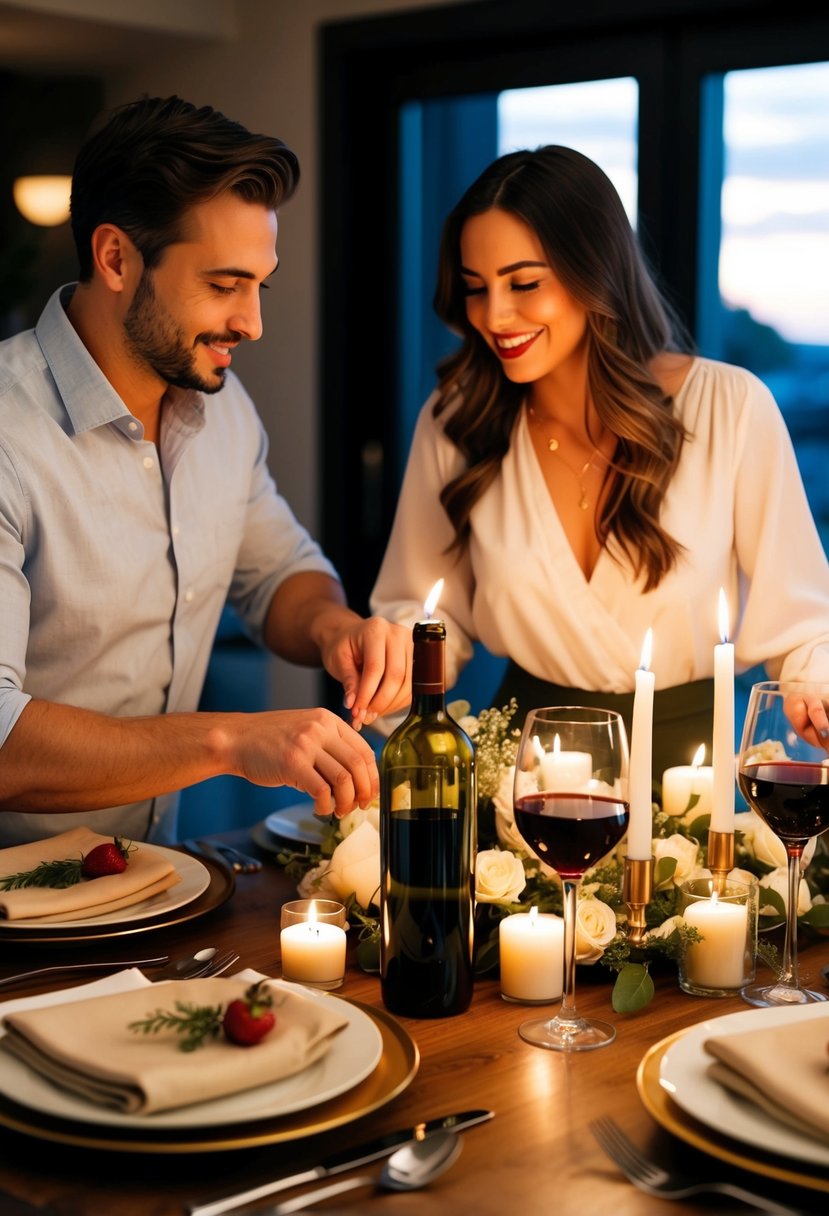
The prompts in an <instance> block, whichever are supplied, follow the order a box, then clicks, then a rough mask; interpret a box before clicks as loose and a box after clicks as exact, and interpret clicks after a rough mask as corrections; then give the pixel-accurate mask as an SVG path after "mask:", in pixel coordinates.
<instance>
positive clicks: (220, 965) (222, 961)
mask: <svg viewBox="0 0 829 1216" xmlns="http://www.w3.org/2000/svg"><path fill="white" fill-rule="evenodd" d="M238 961H239V955H238V954H237V953H236V952H235V950H228V951H226V952H225V953H224V954H217V955H216V956H215V958H212V959H211V960H210V962H209V963H208V964H207V967H206V968H205V969H204V971H200V972H199V977H198V978H199V979H204V978H205V977H207V976H211V975H221V974H222V972H224V971H227V970H228V968H229V967H232V966H233V964H234V963H238Z"/></svg>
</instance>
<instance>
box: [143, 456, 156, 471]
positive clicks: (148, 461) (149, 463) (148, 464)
mask: <svg viewBox="0 0 829 1216" xmlns="http://www.w3.org/2000/svg"><path fill="white" fill-rule="evenodd" d="M144 468H145V469H154V468H155V461H154V460H153V458H152V456H145V457H144Z"/></svg>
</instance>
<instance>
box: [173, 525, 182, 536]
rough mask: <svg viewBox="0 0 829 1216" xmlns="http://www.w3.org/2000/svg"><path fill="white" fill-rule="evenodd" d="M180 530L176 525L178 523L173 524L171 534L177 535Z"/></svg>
mask: <svg viewBox="0 0 829 1216" xmlns="http://www.w3.org/2000/svg"><path fill="white" fill-rule="evenodd" d="M180 531H181V528H180V527H179V526H178V524H173V536H178V534H179V532H180Z"/></svg>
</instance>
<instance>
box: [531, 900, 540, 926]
mask: <svg viewBox="0 0 829 1216" xmlns="http://www.w3.org/2000/svg"><path fill="white" fill-rule="evenodd" d="M537 920H538V908H537V907H536V906H535V904H533V906H532V907H531V908H530V928H531V929H532V928H533V927H534V926H535V924H536V922H537Z"/></svg>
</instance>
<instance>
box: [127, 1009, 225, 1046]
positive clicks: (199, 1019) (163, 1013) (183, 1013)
mask: <svg viewBox="0 0 829 1216" xmlns="http://www.w3.org/2000/svg"><path fill="white" fill-rule="evenodd" d="M175 1008H176V1009H177V1010H178V1013H171V1012H170V1011H169V1010H168V1009H156V1011H155V1013H151V1014H148V1015H147V1017H146V1018H145V1019H144V1020H143V1021H138V1022H130V1024H129V1029H130V1030H132V1031H134V1032H135V1033H136V1034H158V1032H159V1031H160V1030H174V1031H175V1033H176V1034H178V1035H181V1036H182V1041H181V1042H180V1043H179V1050H180V1051H195V1050H196V1048H197V1047H201V1046H202V1045H203V1043H204V1040H205V1039H206V1038H208V1037H210V1038H213V1039H214V1038H216V1036H217V1035H218V1034H219V1033H220V1031H221V1029H222V1016H223V1010H222V1006H221V1005H191V1004H189V1003H186V1002H183V1001H176V1002H175Z"/></svg>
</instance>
